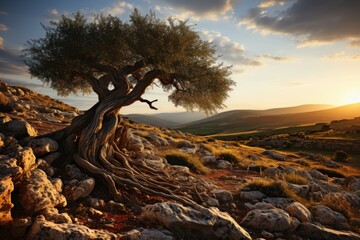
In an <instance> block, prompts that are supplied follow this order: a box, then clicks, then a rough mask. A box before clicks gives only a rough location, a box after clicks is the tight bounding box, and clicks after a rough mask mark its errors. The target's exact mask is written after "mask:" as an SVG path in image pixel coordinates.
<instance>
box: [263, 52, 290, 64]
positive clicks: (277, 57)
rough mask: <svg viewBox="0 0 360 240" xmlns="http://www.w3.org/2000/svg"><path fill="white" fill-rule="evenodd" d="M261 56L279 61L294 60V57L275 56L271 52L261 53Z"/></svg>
mask: <svg viewBox="0 0 360 240" xmlns="http://www.w3.org/2000/svg"><path fill="white" fill-rule="evenodd" d="M259 58H262V59H270V60H273V61H277V62H289V61H292V60H293V58H290V57H280V56H273V55H270V54H263V55H260V56H259Z"/></svg>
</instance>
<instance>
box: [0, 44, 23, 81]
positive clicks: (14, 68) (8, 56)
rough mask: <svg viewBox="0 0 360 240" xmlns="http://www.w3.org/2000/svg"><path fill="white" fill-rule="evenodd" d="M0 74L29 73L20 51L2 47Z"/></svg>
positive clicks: (0, 50) (0, 51) (0, 52)
mask: <svg viewBox="0 0 360 240" xmlns="http://www.w3.org/2000/svg"><path fill="white" fill-rule="evenodd" d="M0 74H11V75H26V74H27V67H26V65H25V63H24V61H23V60H22V58H21V57H20V52H19V51H16V50H10V49H0Z"/></svg>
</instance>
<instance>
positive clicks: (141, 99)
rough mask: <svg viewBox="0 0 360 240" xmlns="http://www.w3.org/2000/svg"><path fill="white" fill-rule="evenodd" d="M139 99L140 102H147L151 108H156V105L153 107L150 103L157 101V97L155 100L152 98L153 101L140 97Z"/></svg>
mask: <svg viewBox="0 0 360 240" xmlns="http://www.w3.org/2000/svg"><path fill="white" fill-rule="evenodd" d="M139 101H140V102H144V103H147V104H148V105H149V107H150V108H151V109H154V110H158V109H157V108H156V107H154V106H153V105H152V104H153V103H154V102H157V101H158V100H157V99H155V100H153V101H149V100H147V99H143V98H140V99H139Z"/></svg>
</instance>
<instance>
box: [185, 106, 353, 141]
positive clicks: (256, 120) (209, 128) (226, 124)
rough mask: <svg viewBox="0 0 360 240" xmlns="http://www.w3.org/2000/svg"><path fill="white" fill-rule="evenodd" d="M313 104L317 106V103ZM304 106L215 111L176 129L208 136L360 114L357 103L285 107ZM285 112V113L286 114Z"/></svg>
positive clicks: (348, 117)
mask: <svg viewBox="0 0 360 240" xmlns="http://www.w3.org/2000/svg"><path fill="white" fill-rule="evenodd" d="M305 106H307V105H305ZM315 106H318V107H320V106H321V105H315ZM323 106H326V105H323ZM304 109H305V110H306V109H311V108H306V107H304V106H298V107H294V108H285V109H269V110H263V111H253V110H237V111H231V112H232V113H231V112H226V113H225V114H224V113H222V114H218V115H216V116H213V117H210V118H207V119H204V120H200V121H197V122H194V123H190V124H187V125H185V126H182V127H180V128H179V130H181V131H185V132H191V133H195V134H199V135H211V134H217V133H234V132H242V131H253V130H262V129H273V128H279V127H286V126H297V125H301V124H311V123H318V122H330V121H332V120H341V119H350V118H355V117H358V116H360V103H355V104H349V105H345V106H341V107H336V108H330V109H325V110H315V111H307V112H300V113H299V112H298V113H289V110H290V112H291V111H292V112H296V111H297V110H304ZM313 109H314V108H313ZM286 111H288V112H287V113H286ZM281 113H286V114H281Z"/></svg>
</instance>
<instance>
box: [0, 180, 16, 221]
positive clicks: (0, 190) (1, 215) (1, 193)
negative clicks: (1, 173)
mask: <svg viewBox="0 0 360 240" xmlns="http://www.w3.org/2000/svg"><path fill="white" fill-rule="evenodd" d="M12 191H14V183H13V181H12V179H11V178H10V177H6V178H2V179H0V225H2V224H5V223H8V222H10V221H12V217H11V209H12V208H13V207H14V205H13V204H12V202H11V192H12Z"/></svg>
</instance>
